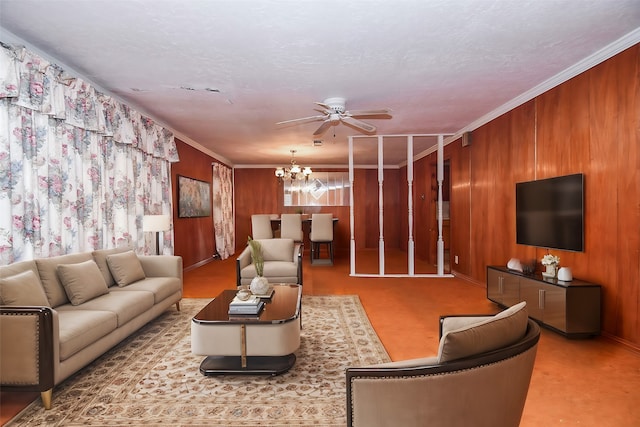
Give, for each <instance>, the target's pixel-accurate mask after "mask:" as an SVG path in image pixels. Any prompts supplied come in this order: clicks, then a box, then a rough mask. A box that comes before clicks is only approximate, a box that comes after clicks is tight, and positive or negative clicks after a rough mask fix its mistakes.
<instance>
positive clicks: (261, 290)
mask: <svg viewBox="0 0 640 427" xmlns="http://www.w3.org/2000/svg"><path fill="white" fill-rule="evenodd" d="M248 244H249V247H250V248H251V261H252V262H253V265H254V267H255V268H256V277H254V278H253V279H252V280H251V284H250V285H249V289H250V290H251V293H252V294H254V295H264V294H266V293H267V291H268V290H269V281H268V280H267V278H266V277H264V276H263V274H264V256H263V255H262V246H261V245H260V242H258V241H256V240H253V239H252V238H251V236H249V241H248Z"/></svg>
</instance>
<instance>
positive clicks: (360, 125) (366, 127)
mask: <svg viewBox="0 0 640 427" xmlns="http://www.w3.org/2000/svg"><path fill="white" fill-rule="evenodd" d="M342 122H343V123H344V124H346V125H348V126H351V127H353V128H355V129H357V130H359V131H361V132H364V133H374V132H375V131H376V127H375V126H373V125H370V124H369V123H365V122H363V121H361V120H358V119H354V118H353V117H350V116H344V117H342Z"/></svg>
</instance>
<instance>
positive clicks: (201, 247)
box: [171, 139, 216, 268]
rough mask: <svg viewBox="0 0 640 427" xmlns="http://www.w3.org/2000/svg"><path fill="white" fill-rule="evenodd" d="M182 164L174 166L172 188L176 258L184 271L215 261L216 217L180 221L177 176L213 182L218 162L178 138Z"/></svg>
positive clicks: (172, 167) (174, 164) (182, 219)
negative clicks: (212, 166)
mask: <svg viewBox="0 0 640 427" xmlns="http://www.w3.org/2000/svg"><path fill="white" fill-rule="evenodd" d="M176 147H177V149H178V156H180V161H179V162H177V163H173V164H172V165H171V187H172V188H173V194H172V196H173V233H174V241H175V251H174V253H175V255H179V256H181V257H182V263H183V266H184V268H189V267H193V266H197V265H199V264H201V263H203V262H206V261H209V260H211V259H212V257H213V255H214V254H215V253H216V248H215V238H214V236H213V216H212V215H210V216H208V217H202V218H178V184H177V179H176V177H177V176H178V175H182V176H187V177H189V178H195V179H199V180H201V181H206V182H208V183H211V177H212V168H211V163H212V162H214V161H215V159H214V158H213V157H211V156H208V155H206V154H204V153H202V152H201V151H199V150H196V149H195V148H193V147H191V146H190V145H188V144H185V143H184V142H182V141H180V140H178V139H176ZM212 200H213V199H212Z"/></svg>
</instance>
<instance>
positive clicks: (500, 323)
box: [346, 302, 540, 427]
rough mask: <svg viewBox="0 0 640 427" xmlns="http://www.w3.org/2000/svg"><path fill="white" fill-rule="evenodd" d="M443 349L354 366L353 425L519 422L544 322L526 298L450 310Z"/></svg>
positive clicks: (350, 374) (477, 426)
mask: <svg viewBox="0 0 640 427" xmlns="http://www.w3.org/2000/svg"><path fill="white" fill-rule="evenodd" d="M440 321H441V323H440V328H441V329H440V332H441V338H440V347H439V350H438V355H437V356H434V357H428V358H423V359H413V360H406V361H399V362H391V363H384V364H380V365H375V366H368V367H360V368H349V369H347V373H346V375H347V424H348V425H349V426H367V427H375V426H390V425H397V426H403V427H411V426H432V427H433V426H451V427H458V426H474V427H482V426H487V427H495V426H501V427H508V426H514V427H515V426H518V425H519V424H520V419H521V417H522V411H523V409H524V404H525V400H526V398H527V392H528V389H529V382H530V380H531V374H532V372H533V365H534V361H535V357H536V351H537V345H538V339H539V337H540V328H539V327H538V325H537V323H535V322H534V321H533V320H530V319H529V318H528V316H527V310H526V303H524V302H523V303H520V304H517V305H515V306H513V307H511V308H509V309H507V310H505V311H503V312H501V313H498V314H497V315H495V316H448V317H442V318H441V320H440Z"/></svg>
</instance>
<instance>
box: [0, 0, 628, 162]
mask: <svg viewBox="0 0 640 427" xmlns="http://www.w3.org/2000/svg"><path fill="white" fill-rule="evenodd" d="M0 26H1V29H2V33H0V36H2V38H1V40H2V41H5V42H7V41H8V42H15V41H16V40H17V41H23V42H26V43H27V45H28V46H29V47H32V48H35V49H36V50H37V51H39V52H40V53H44V54H46V55H47V56H48V57H49V58H50V59H53V60H54V61H57V62H58V63H59V64H61V65H63V66H66V67H69V68H71V69H72V71H74V72H76V73H78V74H80V76H81V77H83V78H85V79H86V80H89V81H90V82H93V83H94V84H96V85H97V86H98V87H100V88H102V89H103V90H105V91H106V92H107V93H110V94H112V95H115V96H117V97H118V98H120V99H121V100H123V101H125V102H127V103H129V104H130V105H132V106H133V107H134V108H137V109H138V110H139V111H140V112H142V113H143V114H146V115H148V116H150V117H152V118H153V119H155V120H156V121H158V122H160V123H161V124H163V125H165V126H167V127H169V128H170V129H172V130H173V131H174V132H175V133H176V135H177V137H179V138H181V139H183V140H185V141H187V142H189V143H190V144H192V145H195V146H201V147H204V148H205V149H206V150H208V152H209V153H210V154H215V155H216V156H217V157H219V158H221V159H222V160H223V161H226V162H228V163H230V164H235V165H252V164H265V165H266V164H276V163H282V162H285V163H286V162H288V160H289V158H290V153H289V150H291V149H295V150H297V154H296V158H297V159H298V160H299V163H303V164H311V165H329V164H340V165H344V164H346V162H347V136H348V135H357V134H358V132H356V131H354V130H353V129H351V128H349V127H346V126H344V125H339V126H337V127H333V128H331V129H330V130H329V131H328V132H327V133H326V134H324V135H323V136H322V137H321V138H314V137H313V132H314V131H315V130H316V129H317V128H318V126H319V125H320V122H313V123H308V124H301V125H298V126H276V125H275V123H276V122H279V121H283V120H288V119H294V118H299V117H307V116H312V115H316V114H317V112H316V111H314V108H315V107H317V106H316V105H315V104H314V102H316V101H320V102H321V101H323V100H324V99H326V98H329V97H335V96H339V97H344V98H346V99H347V109H348V110H349V109H356V110H361V109H380V108H390V109H392V110H393V113H392V115H393V118H392V119H390V120H380V119H371V120H365V121H367V122H368V123H370V124H373V125H374V126H377V128H378V134H385V135H390V134H406V133H417V134H426V133H428V134H432V133H459V132H461V131H463V130H468V129H471V128H472V126H473V124H474V123H478V121H479V120H481V119H482V118H483V117H488V116H489V117H490V116H491V114H492V113H495V112H496V111H499V110H500V108H501V106H505V105H508V104H509V103H513V102H514V100H518V99H522V100H526V99H523V95H526V94H528V93H531V91H532V89H534V88H536V87H539V85H541V84H544V82H547V81H550V80H551V81H552V80H553V79H554V78H557V76H559V75H563V73H565V74H566V73H567V70H572V69H575V68H576V64H578V65H579V64H581V63H583V62H584V61H585V60H586V59H587V58H590V57H593V56H594V55H595V56H596V57H597V55H598V53H599V52H602V51H603V50H604V51H606V50H607V49H611V46H612V45H613V46H614V48H615V46H616V43H618V44H620V40H623V43H626V44H629V43H630V42H629V40H631V43H632V44H633V43H637V42H638V40H639V39H640V35H639V34H640V31H639V28H640V0H530V1H525V0H518V1H516V0H494V1H491V0H405V1H403V0H400V1H373V0H371V1H364V0H362V1H338V0H307V1H302V0H294V1H283V0H279V1H277V0H247V1H237V0H233V1H215V0H208V1H207V0H128V1H125V0H93V1H84V0H2V1H0ZM12 38H13V39H14V40H12ZM623 47H624V46H623ZM614 53H615V52H614ZM183 88H190V89H195V90H188V89H183ZM211 89H213V91H211ZM314 139H321V140H322V141H323V145H322V146H321V147H314V146H313V144H312V141H313V140H314ZM432 142H433V139H431V140H428V139H421V140H419V141H418V144H417V145H418V146H417V147H416V150H415V152H416V153H419V152H420V151H422V150H423V149H426V148H427V147H428V145H430V144H431V143H432ZM393 144H397V143H396V142H395V140H393V141H390V143H389V146H390V147H387V148H385V155H388V156H389V160H390V161H391V162H392V163H393V162H400V161H401V160H402V156H403V154H402V153H404V152H405V150H404V148H403V149H402V150H397V149H393V147H391V146H392V145H393ZM393 153H400V156H399V157H393V158H392V157H391V156H393V155H394V154H393ZM358 156H360V157H358V158H357V160H359V163H375V160H374V159H375V149H373V150H371V149H369V148H368V149H366V150H362V152H361V153H359V154H358Z"/></svg>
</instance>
